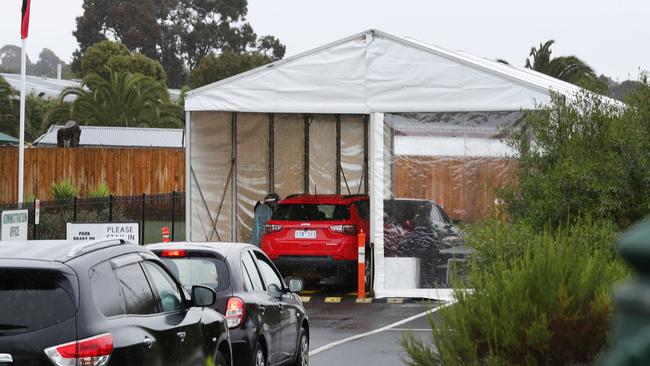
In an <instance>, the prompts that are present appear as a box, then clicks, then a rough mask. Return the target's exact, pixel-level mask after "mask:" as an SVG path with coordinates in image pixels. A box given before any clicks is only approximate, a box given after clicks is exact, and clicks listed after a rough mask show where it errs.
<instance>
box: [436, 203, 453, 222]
mask: <svg viewBox="0 0 650 366" xmlns="http://www.w3.org/2000/svg"><path fill="white" fill-rule="evenodd" d="M438 211H439V212H440V216H441V217H442V220H443V222H444V223H447V224H449V223H451V219H450V218H449V216H448V215H447V213H446V212H445V210H444V209H443V208H442V207H440V206H438Z"/></svg>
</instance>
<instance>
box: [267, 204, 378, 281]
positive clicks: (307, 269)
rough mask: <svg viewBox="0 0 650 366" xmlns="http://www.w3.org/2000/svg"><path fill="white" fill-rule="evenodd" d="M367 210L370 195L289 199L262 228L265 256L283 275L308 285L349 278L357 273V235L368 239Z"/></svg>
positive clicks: (368, 209)
mask: <svg viewBox="0 0 650 366" xmlns="http://www.w3.org/2000/svg"><path fill="white" fill-rule="evenodd" d="M369 205H370V202H369V200H368V196H366V195H347V196H344V195H308V194H301V195H292V196H289V197H287V198H286V199H284V200H282V201H280V203H279V205H278V207H277V209H276V210H275V213H274V214H273V216H272V217H271V220H270V221H269V222H268V223H267V224H266V226H265V227H264V236H263V237H262V245H261V247H262V250H264V252H265V253H266V254H267V255H268V256H269V257H270V258H271V260H273V262H274V263H275V264H276V265H277V266H278V268H279V269H280V271H282V273H291V274H293V275H296V276H299V277H301V278H302V279H304V280H305V281H306V282H307V283H308V284H312V285H314V284H317V283H318V281H319V280H320V279H321V278H324V277H330V276H332V277H337V278H339V279H340V278H349V277H350V276H351V275H355V274H356V270H357V260H358V233H359V232H360V231H361V230H363V232H365V233H368V229H369V216H370V206H369ZM366 238H368V235H366ZM366 243H368V239H366ZM368 252H369V250H366V253H367V254H366V257H368Z"/></svg>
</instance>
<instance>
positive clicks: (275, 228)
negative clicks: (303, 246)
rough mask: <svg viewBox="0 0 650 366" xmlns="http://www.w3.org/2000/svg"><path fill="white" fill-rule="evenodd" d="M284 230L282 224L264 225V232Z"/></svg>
mask: <svg viewBox="0 0 650 366" xmlns="http://www.w3.org/2000/svg"><path fill="white" fill-rule="evenodd" d="M280 230H282V225H264V234H270V233H275V232H278V231H280Z"/></svg>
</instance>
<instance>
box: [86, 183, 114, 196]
mask: <svg viewBox="0 0 650 366" xmlns="http://www.w3.org/2000/svg"><path fill="white" fill-rule="evenodd" d="M110 195H111V190H110V188H108V185H107V184H106V183H100V184H98V185H96V186H95V187H94V188H92V189H91V190H90V192H88V197H90V198H106V197H108V196H110Z"/></svg>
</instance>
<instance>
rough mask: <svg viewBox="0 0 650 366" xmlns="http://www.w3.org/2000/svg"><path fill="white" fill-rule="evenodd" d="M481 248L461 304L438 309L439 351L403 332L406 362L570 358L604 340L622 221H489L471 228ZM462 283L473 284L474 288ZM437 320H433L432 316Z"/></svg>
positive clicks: (589, 352) (563, 361) (581, 358)
mask: <svg viewBox="0 0 650 366" xmlns="http://www.w3.org/2000/svg"><path fill="white" fill-rule="evenodd" d="M467 230H468V243H469V244H470V245H471V246H473V247H475V248H476V255H475V256H474V259H473V260H472V262H471V270H470V274H469V276H468V279H467V280H466V282H464V283H459V284H457V286H458V288H457V289H456V290H454V294H455V297H456V299H457V303H456V304H455V305H453V306H451V307H449V308H446V309H443V310H441V311H440V312H439V314H440V315H441V317H442V320H443V325H442V326H437V328H438V329H434V330H433V331H432V340H433V346H434V347H435V349H436V350H437V352H436V351H434V350H433V349H432V348H431V347H430V346H429V345H428V344H427V343H425V342H424V341H422V340H420V339H419V338H415V337H413V336H412V335H409V334H407V335H405V337H404V338H403V341H402V343H403V345H404V347H405V349H406V351H407V354H408V359H406V360H405V361H406V363H407V364H408V365H445V366H454V365H476V366H478V365H573V364H582V363H590V362H592V361H593V360H594V359H595V358H596V356H597V355H598V353H599V351H600V350H601V349H602V347H603V346H604V345H605V343H606V340H607V334H608V330H609V325H610V323H609V322H610V319H611V315H612V299H611V293H610V288H611V286H612V284H614V283H615V282H616V281H618V280H621V279H623V278H625V277H626V276H627V271H626V269H625V267H624V266H623V264H622V263H621V262H620V261H619V260H618V259H616V257H615V254H614V251H613V250H612V242H613V241H614V240H615V239H616V237H617V230H616V226H615V225H613V224H612V223H610V222H608V221H591V220H579V221H578V222H577V223H576V224H575V225H572V226H567V227H564V226H562V227H560V228H558V229H557V230H556V231H553V232H552V231H550V230H543V231H542V232H536V231H535V230H534V228H532V227H530V226H527V225H526V224H503V223H499V222H490V223H486V224H482V225H477V226H473V227H469V228H468V229H467ZM461 288H472V291H467V290H462V289H461ZM431 325H432V327H436V325H434V324H433V321H432V322H431Z"/></svg>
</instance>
